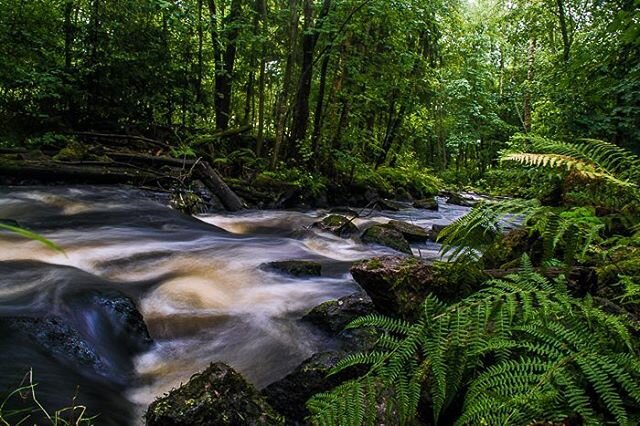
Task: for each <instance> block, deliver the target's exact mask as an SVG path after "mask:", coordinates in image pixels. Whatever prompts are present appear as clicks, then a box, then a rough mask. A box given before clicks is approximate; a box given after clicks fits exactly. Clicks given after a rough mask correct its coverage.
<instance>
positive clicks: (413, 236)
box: [389, 220, 430, 243]
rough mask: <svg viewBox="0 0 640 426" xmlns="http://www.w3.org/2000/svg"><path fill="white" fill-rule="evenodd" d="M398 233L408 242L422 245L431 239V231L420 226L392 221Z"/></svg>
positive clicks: (390, 224) (391, 224) (391, 223)
mask: <svg viewBox="0 0 640 426" xmlns="http://www.w3.org/2000/svg"><path fill="white" fill-rule="evenodd" d="M389 226H392V227H393V228H394V229H395V230H396V231H399V232H400V233H401V234H402V235H403V236H404V237H405V238H406V239H407V241H411V242H416V243H421V242H425V241H428V240H429V238H430V234H429V231H427V230H426V229H424V228H422V227H421V226H418V225H413V224H411V223H407V222H402V221H400V220H392V221H390V222H389Z"/></svg>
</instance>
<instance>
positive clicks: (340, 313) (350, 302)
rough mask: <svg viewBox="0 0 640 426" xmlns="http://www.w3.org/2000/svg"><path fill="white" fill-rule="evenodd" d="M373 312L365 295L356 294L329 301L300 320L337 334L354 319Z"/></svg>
mask: <svg viewBox="0 0 640 426" xmlns="http://www.w3.org/2000/svg"><path fill="white" fill-rule="evenodd" d="M374 312H375V309H374V307H373V302H372V301H371V298H370V297H369V295H368V294H367V293H364V292H358V293H354V294H351V295H349V296H345V297H343V298H340V299H338V300H329V301H328V302H324V303H323V304H321V305H318V306H316V307H315V308H313V309H312V310H311V311H310V312H309V313H308V314H306V315H305V316H304V317H303V318H302V319H303V320H304V321H308V322H310V323H313V324H315V325H316V326H318V327H319V328H321V329H323V330H325V331H327V332H329V333H333V334H338V333H340V332H341V331H343V330H344V328H345V327H346V326H347V324H349V323H350V322H351V321H353V320H354V319H356V318H358V317H361V316H365V315H369V314H372V313H374Z"/></svg>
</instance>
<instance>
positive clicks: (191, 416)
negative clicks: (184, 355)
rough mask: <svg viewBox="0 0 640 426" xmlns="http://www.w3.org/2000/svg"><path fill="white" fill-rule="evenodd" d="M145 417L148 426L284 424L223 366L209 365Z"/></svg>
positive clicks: (239, 377)
mask: <svg viewBox="0 0 640 426" xmlns="http://www.w3.org/2000/svg"><path fill="white" fill-rule="evenodd" d="M145 417H146V424H147V425H150V426H151V425H153V426H169V425H172V426H173V425H175V426H178V425H185V426H186V425H194V426H204V425H216V424H220V425H222V424H224V425H237V426H240V425H281V424H283V421H282V418H281V416H280V415H279V414H278V413H276V412H275V411H274V410H273V408H271V406H269V404H267V402H266V401H265V400H264V398H263V397H262V396H261V395H260V394H259V393H258V392H257V391H256V389H255V388H254V387H253V386H251V385H250V384H249V383H247V382H246V381H245V380H244V378H243V377H242V376H241V375H240V374H238V373H237V372H235V371H234V370H233V369H232V368H230V367H229V366H227V365H225V364H211V365H210V366H209V368H207V369H206V370H205V371H203V372H201V373H199V374H196V375H194V376H193V377H192V378H191V379H190V380H189V382H188V383H187V384H186V385H183V386H181V387H180V388H178V389H174V390H172V391H171V392H170V393H169V394H167V395H165V396H163V397H161V398H159V399H158V400H156V401H155V402H153V403H152V404H151V405H150V406H149V409H148V410H147V413H146V414H145Z"/></svg>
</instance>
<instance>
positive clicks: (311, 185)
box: [257, 168, 327, 196]
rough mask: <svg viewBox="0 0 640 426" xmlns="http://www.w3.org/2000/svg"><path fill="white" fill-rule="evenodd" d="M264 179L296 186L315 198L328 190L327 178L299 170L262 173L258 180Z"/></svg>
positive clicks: (282, 169) (288, 169) (289, 169)
mask: <svg viewBox="0 0 640 426" xmlns="http://www.w3.org/2000/svg"><path fill="white" fill-rule="evenodd" d="M264 178H268V179H274V180H276V181H280V182H285V183H287V184H291V185H294V186H295V187H297V188H299V189H301V190H304V191H307V192H309V193H310V194H311V195H313V196H317V195H320V194H321V193H322V192H324V191H325V190H326V188H327V180H326V178H324V177H323V176H320V175H317V174H313V173H309V172H308V171H305V170H302V169H298V168H280V169H278V170H276V171H273V172H262V173H260V175H259V176H258V177H257V179H258V180H260V179H264Z"/></svg>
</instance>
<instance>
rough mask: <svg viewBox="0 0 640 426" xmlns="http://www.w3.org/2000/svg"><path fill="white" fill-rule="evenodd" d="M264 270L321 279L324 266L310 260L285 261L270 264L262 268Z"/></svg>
mask: <svg viewBox="0 0 640 426" xmlns="http://www.w3.org/2000/svg"><path fill="white" fill-rule="evenodd" d="M262 267H263V268H264V269H267V270H268V269H271V270H275V271H278V272H284V273H286V274H289V275H293V276H294V277H319V276H320V275H322V265H320V264H319V263H318V262H313V261H310V260H283V261H279V262H269V263H265V264H264V265H263V266H262Z"/></svg>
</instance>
